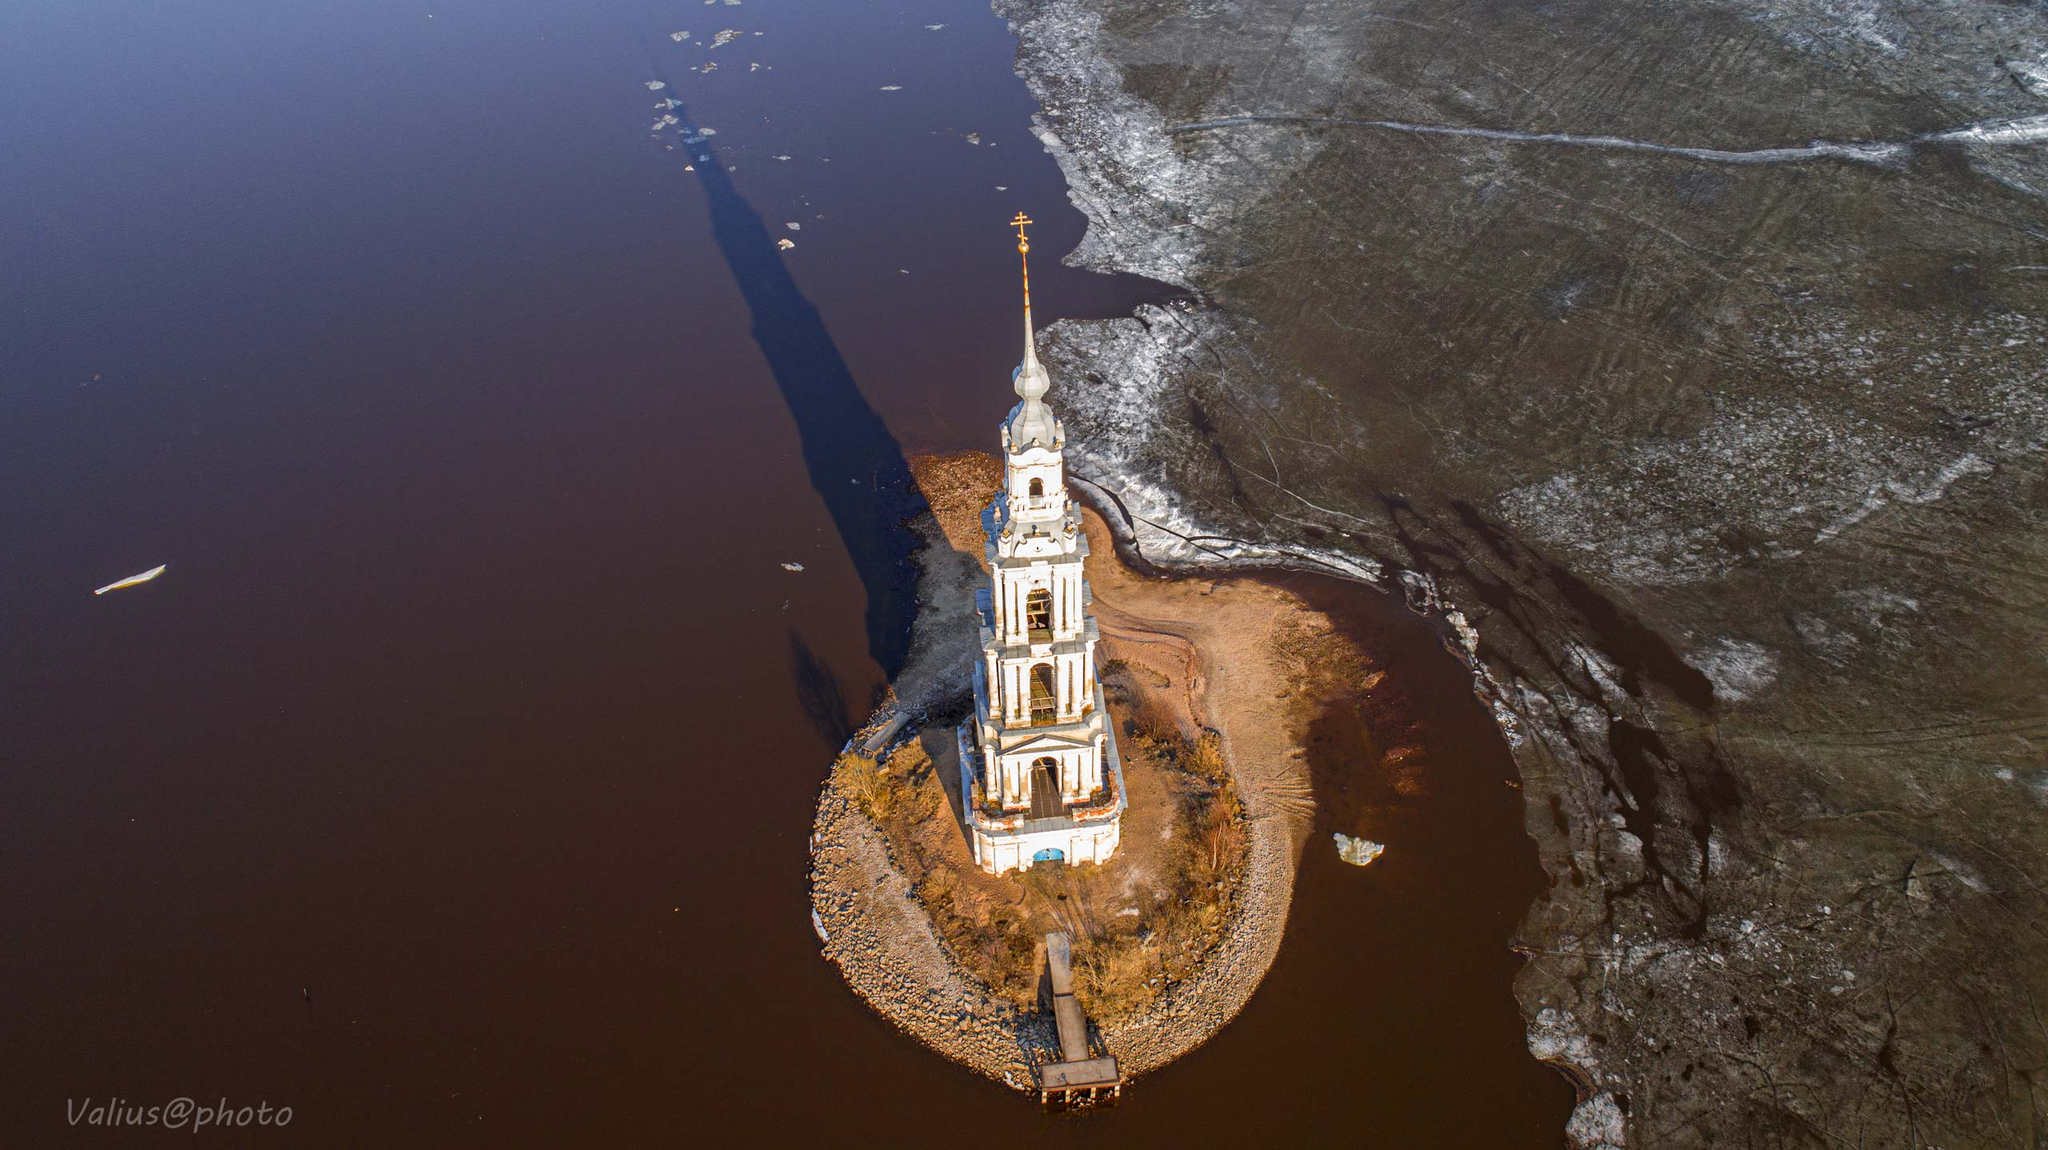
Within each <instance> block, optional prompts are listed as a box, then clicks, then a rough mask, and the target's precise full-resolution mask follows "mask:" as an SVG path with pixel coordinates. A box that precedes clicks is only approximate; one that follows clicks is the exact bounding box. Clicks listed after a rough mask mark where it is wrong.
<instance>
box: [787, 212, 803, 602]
mask: <svg viewBox="0 0 2048 1150" xmlns="http://www.w3.org/2000/svg"><path fill="white" fill-rule="evenodd" d="M790 246H791V247H795V246H796V245H795V244H791V245H790ZM782 569H783V570H784V571H801V570H803V569H804V565H803V564H801V563H784V564H783V565H782Z"/></svg>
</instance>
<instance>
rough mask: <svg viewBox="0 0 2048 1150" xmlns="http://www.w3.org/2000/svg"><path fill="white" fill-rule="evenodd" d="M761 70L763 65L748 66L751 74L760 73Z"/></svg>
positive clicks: (750, 64) (751, 64)
mask: <svg viewBox="0 0 2048 1150" xmlns="http://www.w3.org/2000/svg"><path fill="white" fill-rule="evenodd" d="M760 70H761V65H759V64H754V63H749V64H748V65H747V71H749V72H758V71H760Z"/></svg>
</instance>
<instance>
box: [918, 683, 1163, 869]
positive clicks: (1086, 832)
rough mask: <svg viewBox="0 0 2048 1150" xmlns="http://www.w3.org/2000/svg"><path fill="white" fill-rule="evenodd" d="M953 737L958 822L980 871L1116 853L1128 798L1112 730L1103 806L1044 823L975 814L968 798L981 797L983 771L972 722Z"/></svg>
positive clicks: (1014, 816) (1094, 859) (1071, 861)
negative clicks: (960, 814)
mask: <svg viewBox="0 0 2048 1150" xmlns="http://www.w3.org/2000/svg"><path fill="white" fill-rule="evenodd" d="M954 736H955V738H956V739H957V740H958V743H959V750H960V794H961V795H962V796H964V797H965V801H963V803H962V805H963V806H964V807H965V808H966V810H965V812H964V815H963V818H962V822H963V823H964V824H965V827H966V831H967V845H968V849H969V850H970V851H971V852H972V853H973V855H974V861H975V864H976V865H978V866H979V867H981V869H982V870H985V871H987V872H988V873H990V874H993V875H1003V874H1008V873H1009V872H1011V871H1013V870H1026V869H1029V868H1030V867H1031V866H1033V865H1034V864H1036V863H1040V862H1064V863H1069V864H1080V863H1101V862H1108V861H1109V860H1110V857H1111V856H1113V855H1115V854H1116V849H1117V846H1118V844H1119V843H1120V842H1121V841H1122V833H1123V813H1124V808H1125V807H1126V806H1127V805H1129V799H1128V797H1127V796H1126V795H1125V793H1124V769H1123V760H1122V759H1121V758H1119V757H1118V755H1117V749H1116V732H1115V731H1114V730H1111V731H1109V732H1108V738H1107V739H1106V740H1105V743H1104V747H1103V763H1102V765H1103V781H1104V783H1105V786H1106V789H1107V790H1108V791H1109V792H1110V794H1109V795H1108V796H1106V798H1107V799H1108V801H1105V802H1103V803H1100V804H1099V805H1094V806H1089V807H1079V806H1076V807H1073V808H1070V809H1069V813H1068V814H1065V815H1061V816H1059V817H1057V818H1044V819H1031V818H1025V817H1023V816H1022V815H1018V814H1009V815H1001V816H991V815H989V814H986V813H984V812H983V811H981V810H980V809H978V808H977V807H976V805H975V803H974V801H973V798H972V796H974V795H977V794H980V793H982V790H981V788H982V784H983V782H984V777H983V776H984V771H985V769H986V768H985V766H984V764H983V762H982V755H981V752H980V750H979V749H977V748H976V746H975V741H974V720H972V719H969V720H968V721H967V722H964V723H962V724H961V725H960V727H959V728H958V730H956V731H955V732H954Z"/></svg>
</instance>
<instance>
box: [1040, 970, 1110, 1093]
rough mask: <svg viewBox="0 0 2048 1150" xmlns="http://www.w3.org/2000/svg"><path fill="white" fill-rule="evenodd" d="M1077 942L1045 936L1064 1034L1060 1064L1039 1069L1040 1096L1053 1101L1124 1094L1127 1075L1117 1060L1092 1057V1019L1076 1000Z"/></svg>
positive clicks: (1056, 1018)
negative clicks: (1125, 1075) (1124, 1074)
mask: <svg viewBox="0 0 2048 1150" xmlns="http://www.w3.org/2000/svg"><path fill="white" fill-rule="evenodd" d="M1073 959H1074V953H1073V940H1072V939H1070V938H1068V937H1067V933H1066V932H1065V931H1054V932H1053V933H1051V934H1048V935H1046V936H1045V966H1046V974H1047V980H1048V981H1049V982H1050V983H1051V984H1052V1017H1053V1024H1054V1025H1055V1026H1056V1027H1058V1029H1059V1035H1060V1059H1061V1060H1060V1061H1058V1062H1049V1063H1046V1064H1045V1065H1043V1066H1040V1067H1039V1068H1038V1096H1039V1098H1040V1099H1041V1100H1043V1101H1045V1102H1048V1103H1051V1102H1056V1101H1060V1102H1071V1101H1079V1100H1081V1099H1082V1098H1084V1097H1085V1098H1086V1099H1088V1100H1089V1101H1093V1100H1095V1099H1096V1098H1097V1097H1100V1096H1101V1094H1102V1093H1104V1092H1106V1093H1107V1094H1108V1096H1109V1097H1111V1098H1116V1097H1120V1096H1121V1095H1122V1094H1123V1087H1124V1077H1123V1072H1122V1071H1121V1070H1119V1069H1118V1068H1117V1064H1116V1059H1115V1058H1112V1057H1108V1056H1104V1057H1102V1058H1090V1057H1089V1056H1088V1053H1089V1051H1088V1018H1087V1016H1086V1015H1084V1014H1082V1013H1081V1004H1080V1003H1079V1002H1076V1001H1075V1000H1074V966H1073Z"/></svg>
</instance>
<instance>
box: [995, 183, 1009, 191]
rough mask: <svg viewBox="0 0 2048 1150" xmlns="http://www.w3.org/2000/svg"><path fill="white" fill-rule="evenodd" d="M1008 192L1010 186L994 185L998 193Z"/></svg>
mask: <svg viewBox="0 0 2048 1150" xmlns="http://www.w3.org/2000/svg"><path fill="white" fill-rule="evenodd" d="M1009 190H1010V185H1008V184H997V185H996V191H999V192H1007V191H1009Z"/></svg>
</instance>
